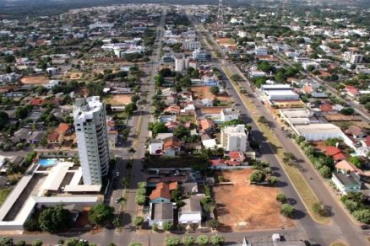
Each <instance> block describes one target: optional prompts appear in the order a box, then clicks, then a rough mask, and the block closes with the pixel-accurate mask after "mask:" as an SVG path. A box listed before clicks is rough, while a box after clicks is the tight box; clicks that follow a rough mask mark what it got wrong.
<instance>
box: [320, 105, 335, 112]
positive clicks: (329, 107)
mask: <svg viewBox="0 0 370 246" xmlns="http://www.w3.org/2000/svg"><path fill="white" fill-rule="evenodd" d="M320 111H321V113H324V114H335V113H336V112H337V111H336V110H335V109H334V108H333V105H331V104H330V103H324V104H321V105H320Z"/></svg>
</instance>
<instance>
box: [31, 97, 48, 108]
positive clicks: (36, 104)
mask: <svg viewBox="0 0 370 246" xmlns="http://www.w3.org/2000/svg"><path fill="white" fill-rule="evenodd" d="M44 102H45V99H43V98H37V97H35V98H32V100H31V101H30V105H32V106H34V107H41V105H42V104H43V103H44Z"/></svg>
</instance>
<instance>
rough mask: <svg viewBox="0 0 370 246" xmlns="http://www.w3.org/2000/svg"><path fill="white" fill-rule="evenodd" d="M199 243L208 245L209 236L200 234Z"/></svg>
mask: <svg viewBox="0 0 370 246" xmlns="http://www.w3.org/2000/svg"><path fill="white" fill-rule="evenodd" d="M197 244H199V245H207V244H208V237H207V236H206V235H199V236H198V237H197Z"/></svg>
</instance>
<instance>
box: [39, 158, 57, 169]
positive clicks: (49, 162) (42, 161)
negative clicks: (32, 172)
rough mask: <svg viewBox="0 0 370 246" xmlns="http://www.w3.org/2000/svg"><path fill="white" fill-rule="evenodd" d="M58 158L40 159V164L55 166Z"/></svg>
mask: <svg viewBox="0 0 370 246" xmlns="http://www.w3.org/2000/svg"><path fill="white" fill-rule="evenodd" d="M56 160H57V159H40V160H39V165H40V166H42V167H50V166H54V164H55V162H56Z"/></svg>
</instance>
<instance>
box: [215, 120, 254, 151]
mask: <svg viewBox="0 0 370 246" xmlns="http://www.w3.org/2000/svg"><path fill="white" fill-rule="evenodd" d="M247 137H248V136H247V133H246V132H245V126H244V125H236V126H227V127H225V128H223V129H222V130H221V147H222V148H224V149H225V150H226V151H246V149H247Z"/></svg>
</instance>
